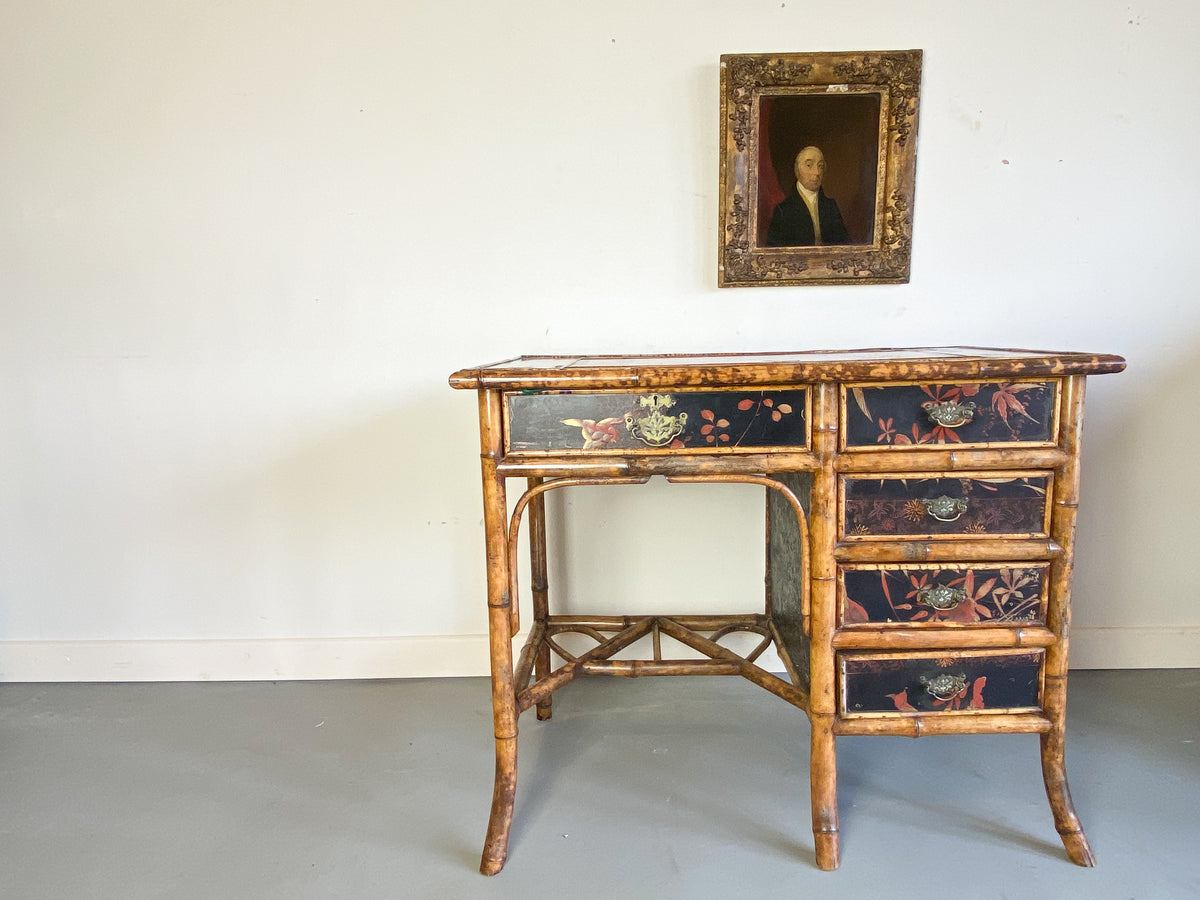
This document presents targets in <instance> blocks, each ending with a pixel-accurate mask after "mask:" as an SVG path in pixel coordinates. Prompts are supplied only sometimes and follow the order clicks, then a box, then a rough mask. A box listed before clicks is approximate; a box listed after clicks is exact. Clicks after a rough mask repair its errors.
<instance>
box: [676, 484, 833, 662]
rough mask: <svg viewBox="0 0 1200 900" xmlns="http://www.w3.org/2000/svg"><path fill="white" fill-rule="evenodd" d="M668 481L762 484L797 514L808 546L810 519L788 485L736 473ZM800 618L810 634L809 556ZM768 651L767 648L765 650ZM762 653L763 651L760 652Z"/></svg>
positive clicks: (804, 569) (802, 567) (802, 563)
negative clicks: (788, 504)
mask: <svg viewBox="0 0 1200 900" xmlns="http://www.w3.org/2000/svg"><path fill="white" fill-rule="evenodd" d="M667 481H669V482H671V483H672V484H713V483H717V484H721V483H724V484H761V485H762V486H763V487H767V488H770V489H772V490H775V491H778V492H779V493H780V495H781V496H783V498H784V499H785V500H787V502H788V503H790V504H791V506H792V509H793V510H794V511H795V513H796V522H797V523H798V524H799V525H800V541H801V546H804V547H807V546H808V517H807V516H805V515H804V507H803V506H801V505H800V499H799V498H798V497H797V496H796V494H795V492H794V491H792V489H791V488H789V487H788V486H787V485H786V484H783V483H782V482H779V481H776V480H775V479H774V478H770V477H768V476H766V475H742V474H736V473H721V474H709V475H668V476H667ZM800 573H801V577H800V618H801V621H802V622H803V623H804V633H805V634H810V633H811V632H810V626H809V619H810V617H811V615H812V597H811V594H810V593H809V584H808V583H809V581H810V579H809V577H808V575H809V564H808V555H807V554H806V555H805V556H804V558H803V559H802V560H801V561H800ZM763 649H764V650H765V649H766V648H765V647H764V648H763ZM760 652H761V651H760Z"/></svg>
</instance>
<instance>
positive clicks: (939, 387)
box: [841, 380, 1059, 449]
mask: <svg viewBox="0 0 1200 900" xmlns="http://www.w3.org/2000/svg"><path fill="white" fill-rule="evenodd" d="M841 390H842V411H843V427H842V448H843V449H866V448H888V449H904V448H911V447H917V446H921V445H929V444H947V443H953V444H962V445H964V446H996V445H1006V444H1007V445H1012V444H1021V445H1030V444H1034V445H1043V446H1044V445H1050V444H1053V443H1054V442H1055V441H1056V439H1057V436H1058V395H1059V382H1058V381H1055V380H1049V381H1028V382H1001V381H992V382H982V383H977V384H961V383H955V384H951V383H946V382H925V383H912V384H887V385H880V384H846V385H843V386H842V389H841Z"/></svg>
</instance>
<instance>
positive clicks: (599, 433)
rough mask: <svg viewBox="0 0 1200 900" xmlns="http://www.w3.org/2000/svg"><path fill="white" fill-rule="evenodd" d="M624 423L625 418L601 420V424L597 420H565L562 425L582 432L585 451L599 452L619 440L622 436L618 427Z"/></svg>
mask: <svg viewBox="0 0 1200 900" xmlns="http://www.w3.org/2000/svg"><path fill="white" fill-rule="evenodd" d="M623 421H624V419H623V418H622V419H612V418H609V419H601V420H600V421H599V422H597V421H596V420H595V419H563V421H562V423H563V424H564V425H570V426H572V427H574V428H578V429H579V430H580V432H581V433H582V434H583V449H584V450H597V449H599V448H600V447H603V446H604V445H605V444H612V443H616V440H617V438H619V437H620V436H621V434H620V432H619V431H617V425H619V424H620V423H621V422H623Z"/></svg>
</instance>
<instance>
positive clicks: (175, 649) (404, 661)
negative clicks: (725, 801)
mask: <svg viewBox="0 0 1200 900" xmlns="http://www.w3.org/2000/svg"><path fill="white" fill-rule="evenodd" d="M760 663H761V664H762V665H763V667H764V668H767V669H772V670H777V669H782V666H781V665H779V662H778V659H777V658H776V657H774V655H773V654H769V653H768V654H764V656H763V658H762V659H761V660H760ZM1071 667H1072V668H1073V669H1159V668H1162V669H1175V668H1200V626H1196V625H1184V626H1160V627H1144V628H1076V629H1074V631H1073V632H1072V635H1071ZM487 673H488V641H487V635H483V634H463V635H421V636H409V637H367V638H313V639H303V638H295V639H276V640H271V639H246V640H185V641H0V682H19V681H39V682H50V681H80V682H82V681H291V680H323V679H342V678H445V677H461V676H479V675H486V674H487Z"/></svg>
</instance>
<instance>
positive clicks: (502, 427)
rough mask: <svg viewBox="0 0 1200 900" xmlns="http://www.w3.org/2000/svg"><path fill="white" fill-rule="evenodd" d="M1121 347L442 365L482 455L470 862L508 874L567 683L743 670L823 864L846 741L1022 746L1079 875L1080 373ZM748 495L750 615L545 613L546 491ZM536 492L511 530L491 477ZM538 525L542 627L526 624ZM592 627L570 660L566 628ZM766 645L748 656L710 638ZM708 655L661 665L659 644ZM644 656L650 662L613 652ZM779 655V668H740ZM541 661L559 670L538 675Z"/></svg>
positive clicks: (1084, 852)
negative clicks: (590, 488) (1068, 754)
mask: <svg viewBox="0 0 1200 900" xmlns="http://www.w3.org/2000/svg"><path fill="white" fill-rule="evenodd" d="M1124 367H1125V361H1124V360H1123V359H1121V358H1120V357H1118V356H1108V355H1093V354H1080V353H1048V352H1042V351H1025V350H991V349H981V348H969V347H955V348H938V349H928V348H924V349H911V350H856V351H849V352H836V353H827V352H811V353H768V354H758V355H734V354H731V355H717V356H704V357H700V356H662V357H606V356H595V357H583V358H574V357H520V358H518V359H512V360H508V361H505V362H501V363H496V364H493V365H488V366H482V367H478V368H472V369H464V370H462V371H459V372H456V373H455V374H454V375H452V376H451V378H450V384H451V385H452V386H453V387H455V388H462V389H469V390H475V391H477V392H478V400H479V427H480V438H481V451H482V465H483V498H484V524H485V531H486V543H487V566H488V570H487V571H488V578H487V583H488V625H489V632H490V642H491V669H492V705H493V712H494V718H495V737H496V781H495V791H494V793H493V798H492V813H491V818H490V821H489V823H488V831H487V840H486V843H485V845H484V850H483V861H482V865H481V870H482V871H483V872H484V873H485V874H489V875H492V874H495V873H497V872H499V871H500V869H501V868H502V867H503V866H504V862H505V859H506V857H507V853H508V833H509V827H510V825H511V823H512V814H513V799H514V795H515V792H516V774H517V717H518V716H519V715H520V713H522V712H524V711H525V710H527V709H529V708H531V707H536V708H537V716H538V718H539V719H549V718H550V714H551V694H552V693H553V692H554V691H555V690H556V689H557V688H559V687H562V686H563V685H565V684H567V683H568V682H570V681H572V680H574V679H575V678H577V677H579V676H580V675H593V674H608V675H626V676H629V675H688V674H722V675H741V676H744V677H745V678H748V679H749V680H751V681H753V682H754V683H756V684H758V685H761V686H762V687H764V688H766V689H767V690H769V691H771V692H772V693H774V694H776V695H778V696H779V697H781V698H783V699H784V700H786V701H787V702H789V703H791V704H793V705H794V706H797V707H799V708H800V709H802V710H804V712H805V713H806V714H807V715H808V718H809V721H810V725H811V751H812V755H811V760H812V762H811V791H812V820H813V834H814V844H815V848H816V861H817V865H818V866H819V867H820V868H822V869H834V868H836V867H837V865H838V817H837V776H836V771H837V766H836V755H835V739H836V736H837V735H841V734H892V735H896V734H899V735H909V736H912V737H919V736H922V735H935V734H951V733H959V734H961V733H973V734H976V733H977V734H996V733H1013V732H1032V733H1037V734H1040V735H1041V763H1042V773H1043V777H1044V780H1045V785H1046V793H1047V796H1048V798H1049V801H1050V807H1051V810H1052V812H1053V815H1054V821H1055V825H1056V826H1057V828H1058V831H1059V834H1060V835H1062V840H1063V843H1064V845H1065V846H1066V849H1067V853H1068V854H1069V856H1070V858H1071V859H1072V860H1073V861H1074V862H1075V863H1077V864H1079V865H1084V866H1087V865H1092V864H1093V862H1094V859H1093V856H1092V852H1091V849H1090V847H1089V846H1088V842H1087V838H1086V837H1085V836H1084V833H1083V829H1082V827H1081V826H1080V824H1079V820H1078V818H1077V817H1076V815H1075V810H1074V807H1073V806H1072V803H1071V795H1070V791H1069V789H1068V786H1067V777H1066V769H1065V765H1064V738H1065V728H1064V716H1065V704H1066V677H1067V642H1068V641H1067V638H1068V631H1069V623H1070V582H1071V569H1072V557H1073V541H1074V531H1075V516H1076V504H1077V500H1078V490H1079V440H1080V428H1081V425H1082V418H1083V395H1084V381H1085V378H1086V376H1087V375H1097V374H1104V373H1109V372H1120V371H1121V370H1122V369H1123V368H1124ZM654 475H663V476H666V478H667V480H668V481H676V482H680V481H683V482H745V483H750V484H758V485H762V486H764V487H765V488H766V495H767V542H766V543H767V550H766V553H767V592H766V594H767V595H766V606H765V610H764V612H763V613H762V614H761V615H728V616H689V615H686V614H681V615H673V616H636V617H628V616H626V617H601V616H590V617H589V616H561V615H551V614H550V608H549V601H548V597H547V588H546V531H545V506H544V498H545V493H546V492H547V491H550V490H554V489H556V488H561V487H566V486H572V485H607V484H630V483H641V482H644V481H646V480H647V479H649V478H650V477H651V476H654ZM510 478H523V479H526V482H527V489H526V490H525V491H524V493H522V494H521V496H520V497H519V498H518V499H517V501H516V504H515V508H514V511H513V513H512V516H511V519H510V518H509V515H508V501H507V496H506V484H507V482H508V479H510ZM526 517H528V519H529V526H530V541H529V545H530V557H531V560H530V570H531V593H532V597H533V618H534V621H533V624H532V626H531V628H530V630H529V636H528V639H527V641H526V643H525V645H524V648H523V649H522V650H521V652H520V655H519V657H518V658H517V659H516V661H515V664H514V659H513V649H512V639H513V637H514V636H515V635H516V633H517V632H518V630H519V627H520V626H519V622H518V615H517V606H518V604H517V603H516V602H515V598H516V597H517V596H518V585H517V559H516V549H517V540H518V535H519V531H520V526H521V523H522V521H523V519H524V518H526ZM567 632H571V633H577V634H585V635H588V636H590V637H591V638H592V639H594V640H595V641H596V646H595V647H593V648H592V649H590V650H588V651H586V652H583V653H581V654H580V655H573V654H571V653H570V652H569V651H567V650H566V649H565V648H564V647H563V646H562V645H561V643H560V642H559V641H558V636H559V635H561V634H563V633H567ZM732 632H749V633H752V634H756V635H758V636H759V637H760V639H761V640H760V642H759V644H758V646H757V648H756V649H755V650H754V651H752V652H750V653H748V654H746V655H744V656H743V655H740V654H737V653H734V652H733V651H732V650H730V649H728V648H727V647H725V646H723V645H722V644H721V643H720V641H721V639H722V638H723V637H725V636H726V635H728V634H730V633H732ZM664 634H665V635H667V636H668V637H669V638H672V639H674V640H676V641H679V642H680V643H682V644H684V645H686V646H688V647H690V648H692V649H693V650H696V651H699V653H700V654H702V656H703V658H702V659H698V660H697V659H687V660H673V659H664V658H663V655H662V649H661V635H664ZM638 642H642V643H645V644H649V647H648V648H647V653H646V654H645V655H646V656H648V658H646V659H638V660H632V661H631V660H616V659H612V657H613V656H614V655H615V654H616V653H618V652H619V651H621V650H623V649H625V648H627V647H630V646H631V645H633V644H635V643H638ZM769 646H774V647H775V649H776V651H777V652H778V654H779V657H780V659H781V660H782V661H783V664H784V667H785V669H786V674H787V677H786V678H781V677H779V676H777V675H775V674H773V673H771V672H768V671H766V670H764V669H763V668H761V667H759V666H758V665H757V664H756V660H757V659H758V658H759V656H760V655H761V653H762V652H763V651H764V650H766V649H767V648H768V647H769ZM554 662H557V665H554Z"/></svg>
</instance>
